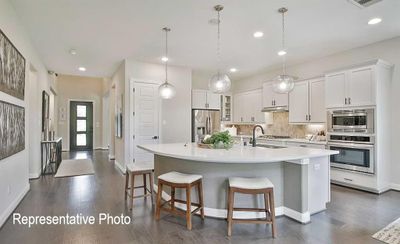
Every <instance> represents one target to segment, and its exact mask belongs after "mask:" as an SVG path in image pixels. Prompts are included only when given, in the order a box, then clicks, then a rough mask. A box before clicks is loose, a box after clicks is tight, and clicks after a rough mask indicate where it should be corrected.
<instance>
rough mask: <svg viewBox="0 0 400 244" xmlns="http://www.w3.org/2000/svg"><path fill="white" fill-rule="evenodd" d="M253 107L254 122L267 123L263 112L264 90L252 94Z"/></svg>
mask: <svg viewBox="0 0 400 244" xmlns="http://www.w3.org/2000/svg"><path fill="white" fill-rule="evenodd" d="M251 97H252V107H253V110H252V111H253V117H254V122H258V123H260V122H262V123H263V122H265V116H264V113H263V112H261V110H262V89H260V90H257V91H255V92H254V93H253V94H252V96H251Z"/></svg>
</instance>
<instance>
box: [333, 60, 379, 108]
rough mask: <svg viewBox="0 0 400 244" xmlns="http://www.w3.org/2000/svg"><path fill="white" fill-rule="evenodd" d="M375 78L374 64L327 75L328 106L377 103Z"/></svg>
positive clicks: (371, 104)
mask: <svg viewBox="0 0 400 244" xmlns="http://www.w3.org/2000/svg"><path fill="white" fill-rule="evenodd" d="M375 80H376V79H375V75H374V67H373V66H367V67H362V68H357V69H351V70H346V71H342V72H339V73H333V74H328V75H326V85H325V93H326V107H327V108H337V107H351V106H373V105H375V104H376V101H375V92H376V90H375V85H376V84H375Z"/></svg>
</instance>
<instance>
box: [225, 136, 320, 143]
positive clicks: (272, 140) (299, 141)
mask: <svg viewBox="0 0 400 244" xmlns="http://www.w3.org/2000/svg"><path fill="white" fill-rule="evenodd" d="M233 137H234V138H240V137H243V138H252V137H253V136H252V135H237V136H233ZM268 141H271V142H295V143H307V144H318V145H326V141H310V140H307V139H301V138H257V142H268Z"/></svg>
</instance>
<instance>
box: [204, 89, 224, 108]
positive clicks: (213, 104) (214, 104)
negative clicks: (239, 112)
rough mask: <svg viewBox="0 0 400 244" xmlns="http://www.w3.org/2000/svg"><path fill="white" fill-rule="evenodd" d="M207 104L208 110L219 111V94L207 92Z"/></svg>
mask: <svg viewBox="0 0 400 244" xmlns="http://www.w3.org/2000/svg"><path fill="white" fill-rule="evenodd" d="M207 104H208V108H209V109H221V94H215V93H213V92H210V91H209V92H207Z"/></svg>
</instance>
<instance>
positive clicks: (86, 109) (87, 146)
mask: <svg viewBox="0 0 400 244" xmlns="http://www.w3.org/2000/svg"><path fill="white" fill-rule="evenodd" d="M69 138H70V140H69V141H70V142H69V144H70V150H71V151H77V150H92V149H93V103H92V102H75V101H71V104H70V137H69Z"/></svg>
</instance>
